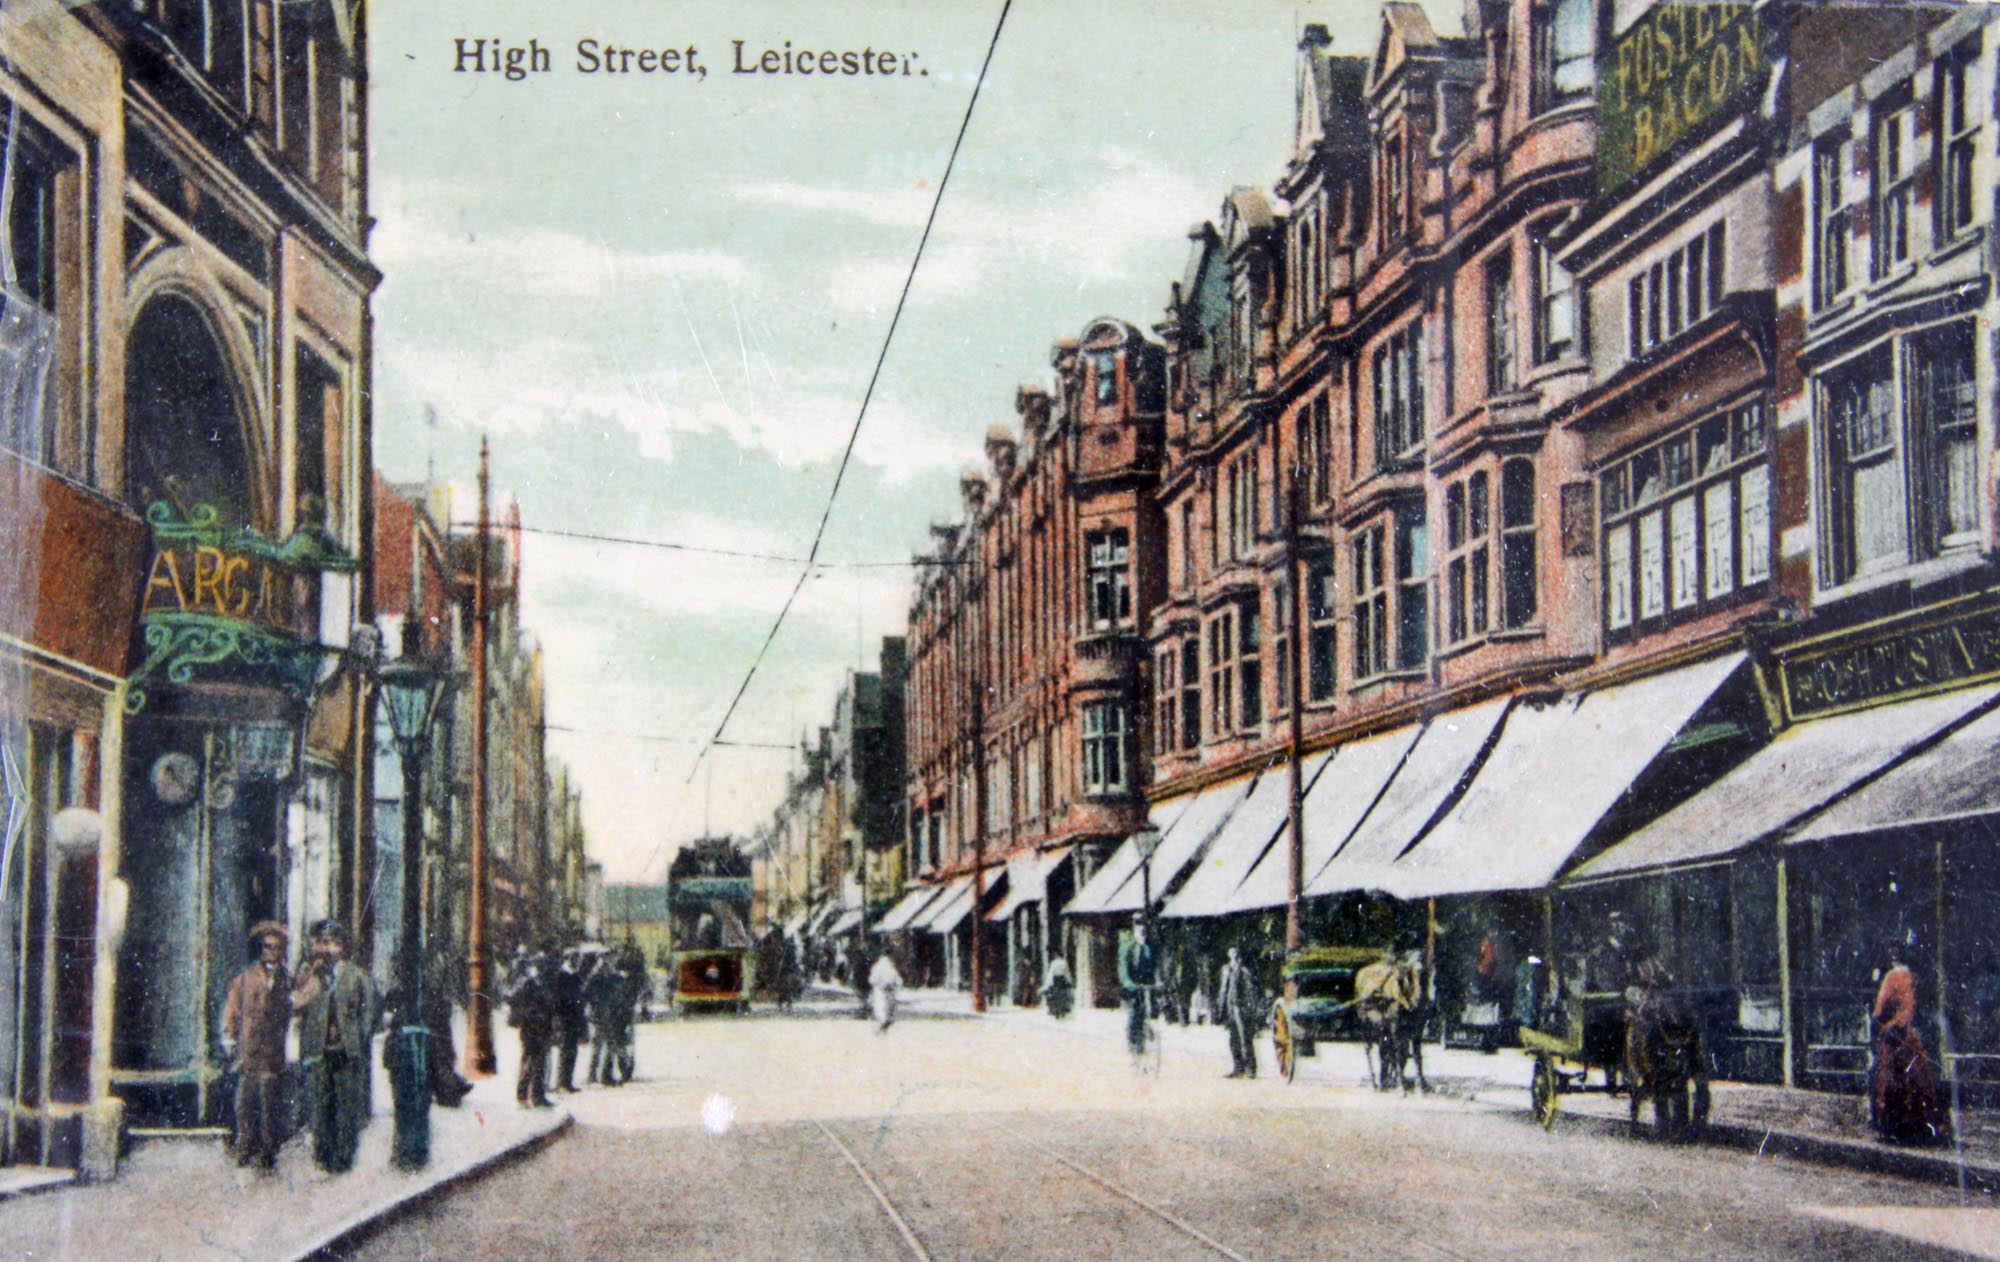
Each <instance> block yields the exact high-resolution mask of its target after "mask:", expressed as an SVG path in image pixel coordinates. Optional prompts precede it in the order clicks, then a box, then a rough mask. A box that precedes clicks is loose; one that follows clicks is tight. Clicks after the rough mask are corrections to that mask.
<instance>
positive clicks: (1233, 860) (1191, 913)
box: [1160, 754, 1331, 919]
mask: <svg viewBox="0 0 2000 1262" xmlns="http://www.w3.org/2000/svg"><path fill="white" fill-rule="evenodd" d="M1330 757H1331V755H1330V754H1315V755H1313V756H1312V757H1310V758H1307V759H1305V760H1303V761H1302V762H1301V764H1300V766H1299V782H1300V783H1301V784H1302V785H1304V786H1305V787H1306V788H1308V789H1310V788H1311V786H1312V783H1313V778H1314V777H1315V776H1317V775H1319V774H1320V772H1321V769H1323V768H1324V767H1325V766H1326V763H1327V759H1328V758H1330ZM1291 784H1292V777H1291V771H1290V769H1289V768H1288V767H1287V766H1286V765H1285V764H1284V763H1282V762H1280V763H1277V764H1275V765H1273V766H1271V767H1267V768H1266V769H1265V770H1264V772H1263V774H1261V775H1259V776H1258V777H1257V784H1256V787H1255V788H1253V789H1251V790H1250V796H1249V797H1247V798H1245V799H1244V801H1243V804H1242V805H1241V806H1239V807H1237V808H1236V809H1235V810H1234V811H1232V812H1230V814H1229V819H1228V822H1227V823H1225V824H1224V825H1223V826H1222V830H1221V831H1220V832H1218V833H1217V834H1216V837H1215V840H1214V841H1212V842H1210V843H1209V847H1208V849H1207V850H1206V851H1205V852H1204V853H1203V854H1202V856H1201V858H1200V860H1199V861H1198V862H1197V863H1196V864H1195V865H1194V868H1193V870H1192V871H1190V872H1189V873H1188V877H1187V880H1186V881H1184V882H1182V884H1181V888H1180V891H1179V892H1178V893H1176V894H1175V895H1174V896H1173V898H1172V899H1170V900H1169V901H1168V902H1167V905H1166V906H1165V907H1163V908H1161V909H1160V914H1161V915H1162V916H1168V917H1173V918H1176V919H1191V918H1195V917H1202V916H1220V915H1223V914H1224V913H1226V912H1227V911H1228V910H1229V899H1230V896H1231V895H1233V894H1234V893H1235V892H1236V887H1237V886H1238V885H1240V884H1242V882H1243V879H1244V878H1245V877H1247V876H1248V875H1250V869H1252V868H1253V867H1255V866H1256V865H1257V861H1258V860H1260V859H1262V858H1263V857H1264V856H1265V854H1266V853H1267V852H1270V853H1276V854H1277V855H1278V857H1279V858H1280V860H1282V859H1283V858H1284V847H1283V846H1282V845H1280V844H1279V843H1280V842H1281V841H1283V840H1284V839H1285V838H1287V837H1289V836H1290V827H1289V825H1290V819H1289V816H1290V814H1291V806H1292V793H1291Z"/></svg>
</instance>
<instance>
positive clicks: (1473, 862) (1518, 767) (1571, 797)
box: [1395, 653, 1744, 898]
mask: <svg viewBox="0 0 2000 1262" xmlns="http://www.w3.org/2000/svg"><path fill="white" fill-rule="evenodd" d="M1743 661H1744V654H1742V653H1730V654H1727V655H1725V656H1722V657H1718V658H1714V659H1711V660H1709V661H1706V662H1701V663H1699V664H1697V665H1694V666H1684V667H1682V668H1681V669H1679V670H1672V671H1667V672H1665V673H1664V674H1659V675H1653V676H1650V677H1648V678H1645V679H1640V680H1636V681H1634V682H1632V683H1629V684H1620V685H1618V686H1616V687H1612V688H1604V689H1600V690H1597V691H1593V692H1588V693H1585V694H1583V696H1582V697H1581V698H1574V697H1564V698H1562V699H1561V700H1559V701H1557V702H1556V703H1555V704H1553V705H1549V706H1542V707H1537V706H1532V705H1523V704H1516V705H1514V706H1513V707H1512V708H1511V709H1510V710H1509V711H1508V712H1507V717H1506V721H1505V723H1504V724H1503V725H1502V727H1501V730H1500V739H1499V741H1498V743H1496V744H1495V745H1494V747H1493V751H1492V752H1491V753H1490V754H1488V755H1487V757H1486V761H1485V762H1484V763H1483V764H1482V765H1481V766H1480V768H1479V771H1478V774H1477V775H1476V776H1475V777H1474V778H1473V781H1472V784H1471V785H1470V786H1469V787H1468V788H1467V789H1466V790H1465V792H1464V794H1463V795H1462V796H1460V798H1459V799H1458V802H1457V804H1456V805H1454V806H1453V807H1452V808H1451V812H1450V813H1449V814H1447V815H1446V816H1445V817H1444V818H1443V819H1442V820H1440V821H1439V822H1438V824H1437V826H1436V827H1435V828H1433V829H1431V831H1430V832H1429V834H1427V835H1426V836H1425V837H1424V838H1423V840H1422V841H1420V842H1418V843H1417V846H1416V848H1415V849H1413V850H1411V851H1410V852H1409V853H1407V854H1405V855H1404V856H1403V857H1402V858H1401V859H1399V860H1397V863H1396V866H1397V868H1398V869H1399V874H1398V876H1397V878H1396V883H1395V892H1396V893H1397V894H1398V895H1399V896H1401V897H1404V898H1423V897H1428V896H1432V895H1441V894H1483V893H1492V892H1497V891H1501V890H1531V889H1540V888H1541V887H1543V886H1545V885H1547V884H1549V883H1550V882H1551V881H1553V880H1554V879H1555V877H1556V874H1557V873H1559V872H1561V871H1562V869H1563V866H1564V865H1565V864H1567V863H1568V862H1569V861H1570V858H1571V856H1573V855H1574V854H1575V853H1576V851H1577V848H1578V847H1579V846H1581V845H1583V843H1584V841H1585V840H1586V839H1587V838H1588V837H1589V836H1590V834H1591V832H1592V831H1593V830H1594V829H1596V828H1597V826H1598V825H1599V824H1600V823H1602V822H1603V820H1604V817H1605V816H1606V815H1607V814H1609V813H1610V811H1611V808H1612V807H1613V806H1615V805H1617V803H1618V799H1619V798H1620V797H1622V796H1624V794H1625V791H1626V790H1627V789H1629V788H1630V787H1631V785H1632V782H1633V781H1634V780H1636V779H1637V778H1638V777H1639V774H1640V773H1641V772H1643V771H1645V769H1646V768H1647V767H1649V766H1651V765H1652V763H1653V761H1654V759H1656V758H1658V757H1659V756H1660V753H1661V752H1662V751H1663V750H1665V749H1666V747H1667V745H1668V744H1669V743H1670V742H1672V741H1673V739H1674V737H1676V736H1677V735H1679V734H1680V732H1681V730H1682V729H1683V728H1685V727H1686V726H1687V724H1688V721H1689V720H1690V719H1692V718H1693V717H1694V716H1695V714H1696V712H1697V711H1699V710H1700V709H1701V708H1702V706H1703V705H1704V704H1705V703H1706V702H1707V701H1708V699H1709V698H1710V697H1711V696H1713V695H1714V694H1715V691H1716V689H1718V688H1720V687H1721V686H1722V685H1723V683H1724V682H1725V681H1727V680H1728V679H1729V677H1730V676H1731V675H1733V674H1735V673H1736V671H1737V670H1738V669H1739V668H1740V667H1741V666H1742V665H1743Z"/></svg>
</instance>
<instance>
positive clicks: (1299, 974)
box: [1271, 946, 1389, 1082]
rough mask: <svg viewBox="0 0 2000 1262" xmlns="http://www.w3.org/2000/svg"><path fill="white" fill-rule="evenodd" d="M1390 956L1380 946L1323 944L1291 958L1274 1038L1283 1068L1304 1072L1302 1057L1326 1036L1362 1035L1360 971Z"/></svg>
mask: <svg viewBox="0 0 2000 1262" xmlns="http://www.w3.org/2000/svg"><path fill="white" fill-rule="evenodd" d="M1388 958H1389V952H1388V951H1387V950H1385V949H1383V948H1380V947H1353V946H1322V947H1307V948H1305V949H1304V950H1302V951H1297V952H1295V953H1293V955H1292V956H1291V957H1290V958H1289V959H1287V960H1286V961H1285V968H1284V978H1285V981H1286V983H1287V985H1286V987H1285V989H1286V990H1287V991H1289V992H1291V997H1290V998H1285V997H1280V998H1279V999H1278V1001H1277V1003H1276V1005H1275V1006H1274V1007H1273V1009H1272V1012H1271V1041H1272V1044H1273V1047H1274V1049H1275V1051H1276V1054H1277V1059H1278V1073H1279V1074H1280V1075H1282V1076H1283V1078H1284V1079H1285V1081H1286V1082H1291V1081H1293V1080H1294V1079H1295V1078H1297V1077H1298V1072H1299V1058H1300V1057H1302V1056H1312V1055H1314V1054H1316V1052H1317V1044H1318V1043H1319V1041H1320V1040H1322V1039H1339V1038H1360V1037H1362V1036H1363V1035H1364V1033H1365V1031H1364V1030H1363V1029H1362V1020H1361V1014H1360V1013H1359V1012H1358V1011H1357V1010H1356V1007H1355V1003H1354V979H1355V975H1356V974H1357V973H1359V972H1360V971H1361V970H1362V969H1364V968H1366V967H1368V966H1369V965H1371V964H1379V963H1381V962H1383V961H1385V960H1387V959H1388Z"/></svg>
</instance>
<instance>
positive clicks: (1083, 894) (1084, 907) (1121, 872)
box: [1066, 793, 1195, 915]
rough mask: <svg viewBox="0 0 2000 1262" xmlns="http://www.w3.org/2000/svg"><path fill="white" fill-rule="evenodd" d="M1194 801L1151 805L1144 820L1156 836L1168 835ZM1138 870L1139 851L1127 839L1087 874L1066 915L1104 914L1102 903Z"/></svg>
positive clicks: (1190, 798) (1181, 799) (1180, 799)
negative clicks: (1095, 868) (1155, 830)
mask: <svg viewBox="0 0 2000 1262" xmlns="http://www.w3.org/2000/svg"><path fill="white" fill-rule="evenodd" d="M1194 800H1195V795H1194V794H1192V793H1190V794H1188V795H1187V796H1185V797H1177V798H1171V799H1169V800H1167V801H1165V802H1155V803H1154V804H1153V809H1152V811H1151V812H1149V813H1148V815H1147V819H1148V821H1149V822H1150V823H1151V824H1152V826H1153V827H1154V828H1155V829H1157V830H1158V831H1159V832H1160V833H1162V834H1165V833H1168V832H1170V831H1172V830H1173V827H1174V825H1175V824H1177V823H1179V822H1180V818H1181V815H1182V814H1183V813H1184V812H1185V811H1186V810H1187V808H1188V807H1189V806H1190V805H1191V804H1193V802H1194ZM1138 870H1139V847H1137V846H1135V845H1133V844H1132V839H1131V838H1130V837H1127V838H1126V839H1125V844H1124V845H1122V846H1119V847H1118V848H1117V849H1116V850H1114V851H1112V852H1111V857H1110V858H1109V859H1106V860H1105V861H1104V866H1102V867H1100V868H1098V869H1097V871H1096V872H1094V873H1092V874H1091V877H1090V879H1089V880H1088V881H1085V882H1084V883H1083V888H1082V889H1080V890H1078V891H1077V892H1076V897H1075V898H1072V899H1071V900H1070V901H1069V907H1068V908H1067V909H1066V910H1067V912H1068V913H1069V914H1072V915H1087V914H1090V913H1092V912H1101V911H1106V910H1108V908H1106V907H1105V906H1104V904H1105V902H1106V901H1107V900H1109V899H1110V897H1111V896H1112V895H1113V894H1116V893H1117V892H1118V887H1119V886H1121V885H1123V884H1125V882H1126V881H1127V880H1129V879H1130V878H1131V876H1132V874H1133V873H1134V872H1137V871H1138Z"/></svg>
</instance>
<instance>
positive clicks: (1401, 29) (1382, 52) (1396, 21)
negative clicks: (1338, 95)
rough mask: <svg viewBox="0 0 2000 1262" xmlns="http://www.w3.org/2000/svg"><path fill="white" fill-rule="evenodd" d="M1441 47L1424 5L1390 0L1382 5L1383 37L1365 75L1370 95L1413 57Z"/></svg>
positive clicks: (1401, 0)
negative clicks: (1370, 66) (1371, 65)
mask: <svg viewBox="0 0 2000 1262" xmlns="http://www.w3.org/2000/svg"><path fill="white" fill-rule="evenodd" d="M1443 46H1444V41H1443V40H1441V39H1439V38H1438V33H1437V30H1436V28H1434V27H1433V26H1432V25H1431V19H1430V16H1429V15H1428V14H1426V13H1425V12H1424V10H1423V6H1421V5H1416V4H1410V3H1408V2H1407V0H1390V2H1389V3H1388V4H1385V5H1383V6H1382V38H1381V39H1380V40H1378V41H1377V42H1376V45H1375V62H1374V66H1373V68H1372V69H1371V71H1370V72H1369V75H1368V91H1369V92H1370V93H1371V94H1372V93H1374V92H1375V91H1376V90H1377V89H1379V88H1380V87H1381V86H1382V85H1383V84H1384V83H1386V82H1387V81H1388V80H1389V78H1390V77H1391V76H1392V75H1394V74H1395V73H1396V71H1398V70H1400V69H1402V66H1403V63H1404V62H1405V61H1407V60H1408V59H1409V58H1410V57H1411V56H1412V55H1413V54H1414V55H1418V56H1421V55H1424V54H1426V53H1434V52H1436V51H1438V50H1439V49H1441V48H1442V47H1443Z"/></svg>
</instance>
